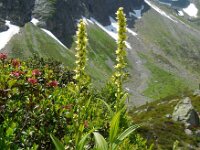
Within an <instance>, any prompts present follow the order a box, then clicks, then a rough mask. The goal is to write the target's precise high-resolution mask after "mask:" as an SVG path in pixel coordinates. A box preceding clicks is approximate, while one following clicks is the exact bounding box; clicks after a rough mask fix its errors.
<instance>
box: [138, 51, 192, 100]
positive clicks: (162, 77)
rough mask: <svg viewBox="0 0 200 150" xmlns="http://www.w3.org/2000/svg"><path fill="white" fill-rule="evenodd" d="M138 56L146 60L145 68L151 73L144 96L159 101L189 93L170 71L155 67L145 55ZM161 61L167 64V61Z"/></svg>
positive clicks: (181, 80)
mask: <svg viewBox="0 0 200 150" xmlns="http://www.w3.org/2000/svg"><path fill="white" fill-rule="evenodd" d="M140 56H141V58H143V59H145V60H146V63H145V66H146V67H147V68H148V69H149V70H150V71H151V78H150V81H149V83H148V88H147V89H146V90H145V91H144V94H145V95H146V96H148V97H150V98H153V99H155V100H161V99H163V98H167V97H176V96H181V95H184V94H186V93H187V92H188V91H189V89H188V88H187V87H188V86H187V84H186V83H185V81H184V80H183V79H181V78H180V77H178V76H176V75H175V74H173V73H172V72H170V71H165V70H163V69H162V68H160V67H158V66H156V65H155V63H154V62H153V60H152V59H150V58H149V57H147V56H146V55H144V54H140ZM163 60H164V61H165V62H167V60H165V59H163ZM171 65H172V64H171Z"/></svg>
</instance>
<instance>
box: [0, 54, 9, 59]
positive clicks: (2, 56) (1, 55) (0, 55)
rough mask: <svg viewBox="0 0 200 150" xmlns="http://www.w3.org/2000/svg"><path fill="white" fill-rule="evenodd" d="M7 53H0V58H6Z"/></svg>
mask: <svg viewBox="0 0 200 150" xmlns="http://www.w3.org/2000/svg"><path fill="white" fill-rule="evenodd" d="M7 57H8V56H7V54H5V53H0V60H5V59H7Z"/></svg>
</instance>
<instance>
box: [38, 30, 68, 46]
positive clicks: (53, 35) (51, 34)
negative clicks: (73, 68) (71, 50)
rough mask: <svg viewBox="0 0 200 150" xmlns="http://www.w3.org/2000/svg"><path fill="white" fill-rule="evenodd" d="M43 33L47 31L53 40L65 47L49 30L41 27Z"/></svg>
mask: <svg viewBox="0 0 200 150" xmlns="http://www.w3.org/2000/svg"><path fill="white" fill-rule="evenodd" d="M41 29H42V30H43V31H44V32H45V33H47V34H48V35H49V36H51V37H52V38H53V39H54V40H56V41H57V42H58V43H59V44H60V45H62V46H63V47H64V48H67V47H66V46H65V45H64V44H63V43H62V42H61V41H60V40H59V39H58V38H57V37H56V36H55V35H54V34H53V33H51V31H49V30H47V29H43V28H41Z"/></svg>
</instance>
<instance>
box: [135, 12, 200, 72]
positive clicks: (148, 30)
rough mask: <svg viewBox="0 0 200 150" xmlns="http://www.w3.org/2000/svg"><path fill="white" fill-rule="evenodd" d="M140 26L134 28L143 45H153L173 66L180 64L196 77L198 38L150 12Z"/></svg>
mask: <svg viewBox="0 0 200 150" xmlns="http://www.w3.org/2000/svg"><path fill="white" fill-rule="evenodd" d="M142 20H143V23H142V25H140V24H136V28H137V29H138V30H139V33H140V34H141V35H142V37H143V39H144V42H145V44H147V45H149V44H150V45H152V44H155V46H157V48H158V49H160V50H162V52H164V54H165V55H166V56H167V57H169V58H172V59H173V61H174V63H175V64H174V65H176V63H177V64H182V65H183V66H184V67H185V68H186V69H187V70H189V71H190V72H192V73H195V74H197V75H199V74H200V72H199V70H200V69H199V68H200V66H199V63H198V61H199V59H200V58H199V56H200V55H199V47H200V43H199V40H200V38H199V36H198V34H197V35H195V33H194V31H191V30H190V29H189V28H188V27H184V26H183V25H180V24H176V23H173V22H171V21H170V20H167V19H166V18H165V17H162V16H160V15H159V14H157V13H156V12H155V11H153V10H150V11H149V13H146V14H144V16H143V18H142Z"/></svg>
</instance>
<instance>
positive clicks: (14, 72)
mask: <svg viewBox="0 0 200 150" xmlns="http://www.w3.org/2000/svg"><path fill="white" fill-rule="evenodd" d="M22 74H24V73H23V72H22V71H13V72H11V74H10V75H11V76H14V77H17V78H18V77H19V76H21V75H22Z"/></svg>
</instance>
